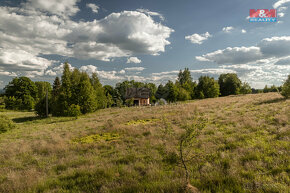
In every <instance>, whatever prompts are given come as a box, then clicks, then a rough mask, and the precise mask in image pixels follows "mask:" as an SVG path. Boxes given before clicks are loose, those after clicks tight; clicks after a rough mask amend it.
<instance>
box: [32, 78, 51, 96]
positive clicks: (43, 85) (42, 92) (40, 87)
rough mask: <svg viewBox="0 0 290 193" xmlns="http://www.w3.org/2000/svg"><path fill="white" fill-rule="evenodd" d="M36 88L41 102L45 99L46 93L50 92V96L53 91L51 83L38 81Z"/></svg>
mask: <svg viewBox="0 0 290 193" xmlns="http://www.w3.org/2000/svg"><path fill="white" fill-rule="evenodd" d="M35 86H36V88H37V93H36V99H37V100H41V99H42V98H43V97H45V96H46V91H47V92H48V94H49V95H50V94H51V91H52V89H51V85H50V83H49V82H45V81H36V82H35Z"/></svg>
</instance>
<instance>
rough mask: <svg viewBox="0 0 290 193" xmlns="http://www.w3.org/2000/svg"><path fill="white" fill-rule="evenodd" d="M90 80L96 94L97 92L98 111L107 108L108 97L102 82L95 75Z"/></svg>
mask: <svg viewBox="0 0 290 193" xmlns="http://www.w3.org/2000/svg"><path fill="white" fill-rule="evenodd" d="M90 80H91V84H92V86H93V88H94V92H95V97H96V101H97V109H103V108H106V107H107V103H108V99H107V97H106V94H105V90H104V88H103V86H102V84H101V83H100V80H99V78H98V76H97V74H96V73H93V74H92V77H91V79H90Z"/></svg>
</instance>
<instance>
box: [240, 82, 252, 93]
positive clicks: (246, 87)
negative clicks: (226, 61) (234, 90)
mask: <svg viewBox="0 0 290 193" xmlns="http://www.w3.org/2000/svg"><path fill="white" fill-rule="evenodd" d="M251 93H252V88H251V86H250V85H249V83H247V82H244V83H243V84H242V86H241V89H240V94H251Z"/></svg>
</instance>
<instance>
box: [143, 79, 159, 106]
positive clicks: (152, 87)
mask: <svg viewBox="0 0 290 193" xmlns="http://www.w3.org/2000/svg"><path fill="white" fill-rule="evenodd" d="M144 87H145V88H149V89H150V103H155V102H156V97H155V95H156V92H157V88H156V85H155V84H154V83H146V84H145V86H144Z"/></svg>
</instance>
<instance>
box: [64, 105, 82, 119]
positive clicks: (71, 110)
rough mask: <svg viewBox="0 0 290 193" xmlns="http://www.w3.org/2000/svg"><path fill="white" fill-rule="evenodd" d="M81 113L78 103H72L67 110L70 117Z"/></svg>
mask: <svg viewBox="0 0 290 193" xmlns="http://www.w3.org/2000/svg"><path fill="white" fill-rule="evenodd" d="M81 114H82V113H81V107H80V106H79V105H75V104H72V105H71V106H70V107H69V108H68V110H67V115H68V116H70V117H78V116H80V115H81Z"/></svg>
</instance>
